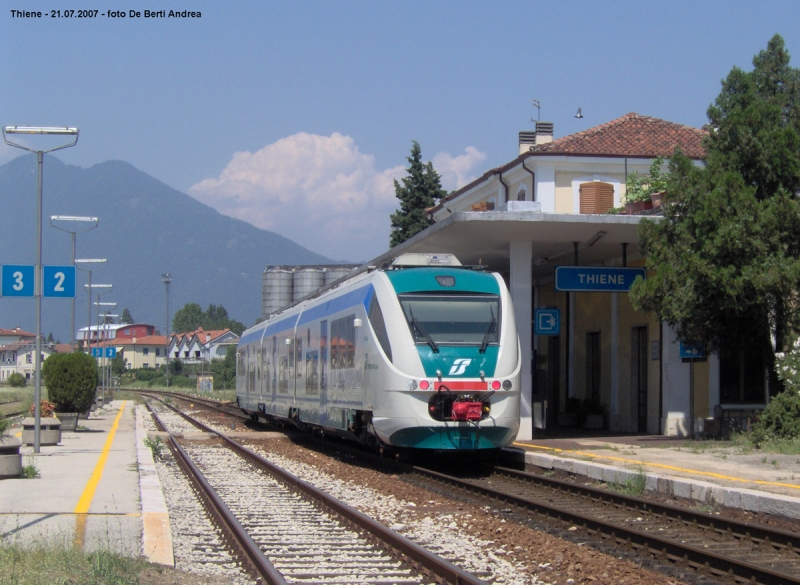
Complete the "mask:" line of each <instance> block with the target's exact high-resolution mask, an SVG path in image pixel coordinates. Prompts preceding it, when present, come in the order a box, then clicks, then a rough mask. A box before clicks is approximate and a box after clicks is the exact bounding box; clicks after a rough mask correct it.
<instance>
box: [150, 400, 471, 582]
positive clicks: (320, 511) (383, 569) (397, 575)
mask: <svg viewBox="0 0 800 585" xmlns="http://www.w3.org/2000/svg"><path fill="white" fill-rule="evenodd" d="M166 406H167V407H168V408H170V409H171V408H172V407H169V405H166ZM172 410H174V409H172ZM151 412H153V416H154V420H155V421H156V424H157V426H158V427H159V428H160V429H162V430H166V429H167V428H171V429H173V430H177V431H181V432H185V431H186V428H185V427H177V428H175V420H174V416H175V415H174V414H172V415H167V416H169V418H170V420H169V421H167V422H166V424H165V421H163V420H161V418H162V416H164V415H163V414H160V413H156V412H154V411H152V410H151ZM174 412H178V411H177V410H174ZM180 415H181V416H182V417H183V418H184V419H185V420H187V421H189V422H190V423H191V424H192V425H194V426H195V427H197V428H200V429H202V430H204V431H206V432H214V431H213V430H212V429H210V428H209V427H207V426H205V425H203V424H202V423H200V422H199V421H196V420H194V419H191V417H188V416H187V415H184V414H182V413H180ZM167 416H164V418H167ZM217 436H219V437H220V438H221V439H222V441H219V442H215V443H214V444H212V445H209V446H199V445H192V446H189V445H186V446H185V447H183V446H181V445H180V444H179V443H178V441H176V440H175V438H174V437H173V436H171V435H170V438H169V443H170V447H171V449H172V450H173V452H174V453H175V455H176V457H177V458H178V460H179V461H180V465H181V466H182V467H183V468H184V469H185V470H186V471H187V475H188V476H190V477H191V479H192V482H193V484H194V486H195V489H196V490H197V491H198V492H199V493H200V494H201V497H202V499H203V501H204V504H205V507H206V509H207V510H209V512H210V513H211V515H212V516H213V517H214V518H215V521H216V523H217V524H218V525H219V526H221V527H222V530H223V533H224V534H226V539H227V541H228V542H229V545H230V546H231V547H232V548H235V549H236V550H237V551H238V554H237V556H239V557H240V558H242V559H246V562H247V564H248V565H249V566H250V567H251V568H252V569H253V572H254V573H255V574H257V575H259V576H260V577H261V578H262V579H264V580H265V581H266V582H267V583H302V584H309V585H312V584H317V583H374V584H378V585H384V584H385V585H389V584H391V583H397V584H400V585H402V584H411V583H463V584H465V585H468V584H473V585H478V584H481V583H484V582H483V581H481V580H480V579H479V578H478V577H476V576H475V575H472V574H470V573H467V572H466V571H463V570H461V569H459V568H458V567H456V566H454V565H452V564H451V563H449V562H447V561H445V560H444V559H441V558H439V557H437V556H436V555H434V554H432V553H430V552H429V551H426V550H425V549H423V548H421V547H419V546H418V545H416V544H414V543H413V542H411V541H410V540H408V539H406V538H405V537H403V536H401V535H399V534H397V533H395V532H393V531H391V530H389V529H387V528H386V527H384V526H383V525H381V524H379V523H377V522H375V521H374V520H371V519H370V518H368V517H366V516H364V515H363V514H361V513H359V512H357V511H356V510H354V509H352V508H350V507H349V506H347V505H345V504H343V503H341V502H339V501H337V500H335V499H334V498H332V497H331V496H329V495H327V494H325V493H323V492H321V491H320V490H317V489H316V488H313V487H312V486H311V485H309V484H306V483H305V482H302V481H301V480H299V479H297V478H296V477H294V476H292V475H291V474H289V473H288V472H285V471H283V470H281V469H280V468H278V467H276V466H275V465H273V464H271V463H269V462H268V461H266V460H265V459H263V458H262V457H260V456H258V455H257V454H255V453H253V452H252V451H249V450H248V449H246V448H244V447H242V446H241V445H238V443H236V442H234V441H231V440H230V439H227V438H226V437H223V436H222V435H218V434H217ZM231 451H234V452H235V453H236V455H235V456H234V457H231ZM265 472H266V473H265Z"/></svg>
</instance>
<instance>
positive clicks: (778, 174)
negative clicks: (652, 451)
mask: <svg viewBox="0 0 800 585" xmlns="http://www.w3.org/2000/svg"><path fill="white" fill-rule="evenodd" d="M753 65H754V69H753V71H750V72H745V71H742V70H741V69H739V68H738V67H734V69H733V70H732V71H731V72H730V74H729V75H728V77H727V78H726V79H725V80H724V81H723V83H722V92H721V93H720V95H719V97H717V99H716V101H715V103H714V104H713V105H712V106H711V107H710V108H709V109H708V118H709V121H710V124H709V126H710V132H709V135H708V137H707V139H706V141H705V147H706V153H707V159H706V165H705V166H703V167H697V166H696V165H695V164H694V163H693V162H692V161H691V160H689V159H688V158H687V157H686V156H684V155H683V154H681V153H676V154H675V156H673V158H672V160H671V162H670V169H671V173H670V179H669V183H668V187H667V193H666V195H665V197H664V205H663V207H664V220H663V221H661V222H658V223H656V222H648V221H643V222H642V226H641V228H640V236H641V238H640V239H641V245H642V250H643V252H644V253H645V255H646V256H647V264H648V268H649V269H650V270H651V275H650V276H649V277H648V279H647V280H646V281H644V282H638V283H637V284H636V285H635V286H634V287H633V289H632V290H631V302H632V303H633V305H634V307H636V308H643V309H647V310H651V311H653V312H655V313H656V314H657V315H658V316H659V317H660V318H661V319H663V320H665V321H667V322H668V323H669V324H670V325H672V326H673V327H674V328H675V329H676V331H677V333H678V336H679V337H680V338H681V340H683V341H694V340H697V341H700V342H702V343H704V344H705V345H707V346H708V348H709V349H710V350H720V349H724V348H732V347H736V346H739V347H741V344H742V343H745V344H747V345H748V346H750V347H752V348H753V350H756V346H757V345H761V347H764V346H766V345H769V342H768V340H769V338H770V337H771V336H772V337H773V339H774V340H775V342H776V345H777V350H778V351H780V350H781V348H782V346H783V345H785V341H786V339H787V336H790V335H791V334H793V333H796V332H798V330H800V294H798V291H800V201H798V198H799V195H798V190H799V189H800V71H799V70H797V69H794V68H792V67H790V66H789V54H788V52H787V51H786V49H785V47H784V43H783V39H782V38H781V37H780V36H778V35H775V36H774V37H773V38H772V39H771V40H770V42H769V44H768V46H767V49H766V50H765V51H761V52H760V53H759V54H758V55H756V57H755V58H754V59H753Z"/></svg>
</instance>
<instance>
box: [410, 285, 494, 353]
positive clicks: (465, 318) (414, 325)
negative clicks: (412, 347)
mask: <svg viewBox="0 0 800 585" xmlns="http://www.w3.org/2000/svg"><path fill="white" fill-rule="evenodd" d="M398 299H399V300H400V305H401V306H402V307H403V312H404V313H405V316H406V321H407V322H408V326H409V328H410V329H411V334H412V335H413V336H414V340H415V341H416V342H417V343H428V344H429V345H432V346H433V347H436V346H437V345H438V344H448V345H449V344H457V345H473V344H474V345H482V346H485V345H486V344H494V343H497V340H498V339H499V338H500V297H498V296H497V295H455V294H453V295H442V294H426V293H411V294H401V295H398ZM431 342H432V343H431Z"/></svg>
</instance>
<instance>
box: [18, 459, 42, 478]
mask: <svg viewBox="0 0 800 585" xmlns="http://www.w3.org/2000/svg"><path fill="white" fill-rule="evenodd" d="M37 477H39V468H38V467H36V465H34V464H33V462H30V463H28V464H27V465H23V466H22V479H36V478H37Z"/></svg>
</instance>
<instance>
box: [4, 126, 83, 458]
mask: <svg viewBox="0 0 800 585" xmlns="http://www.w3.org/2000/svg"><path fill="white" fill-rule="evenodd" d="M9 134H11V135H14V134H23V135H33V136H70V137H72V139H73V140H72V141H71V142H68V143H67V144H62V145H60V146H55V147H53V148H49V149H47V150H38V149H35V148H30V147H28V146H24V145H22V144H17V143H16V142H12V141H11V140H9V139H8V135H9ZM3 141H4V142H5V143H6V144H8V145H9V146H13V147H15V148H21V149H22V150H27V151H28V152H34V153H36V166H37V178H38V186H37V189H36V267H35V268H34V275H35V276H34V286H33V296H34V300H35V301H36V356H35V360H34V364H35V365H34V376H33V377H34V380H35V389H34V394H33V404H34V408H33V416H34V421H35V422H34V427H33V452H34V453H39V452H40V450H41V449H40V447H41V442H40V434H41V433H40V430H41V417H42V412H41V401H42V162H43V159H44V155H45V153H48V152H53V151H55V150H61V149H63V148H69V147H70V146H75V144H76V143H77V142H78V129H77V128H66V127H55V126H3Z"/></svg>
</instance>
